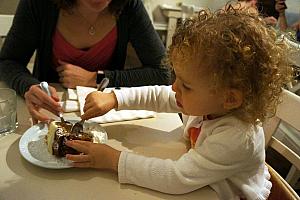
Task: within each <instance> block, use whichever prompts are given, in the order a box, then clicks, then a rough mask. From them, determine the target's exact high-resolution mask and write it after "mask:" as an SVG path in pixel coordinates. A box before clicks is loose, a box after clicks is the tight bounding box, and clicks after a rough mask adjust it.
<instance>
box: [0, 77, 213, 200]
mask: <svg viewBox="0 0 300 200" xmlns="http://www.w3.org/2000/svg"><path fill="white" fill-rule="evenodd" d="M1 86H2V87H3V86H4V85H3V83H1V82H0V87H1ZM60 94H62V93H60ZM75 115H76V113H71V114H66V115H65V118H66V119H67V118H68V117H74V116H75ZM29 117H30V116H29V114H28V112H27V110H26V107H25V104H24V100H23V99H22V98H20V97H18V121H19V127H18V129H17V130H16V132H15V133H13V134H10V135H7V136H4V137H0V177H1V178H0V199H1V200H2V199H3V200H19V199H22V200H35V199H45V200H48V199H50V200H51V199H57V200H67V199H72V200H77V199H88V200H90V199H105V200H110V199H111V200H121V199H124V200H127V199H132V200H135V199H137V200H142V199H145V200H158V199H164V200H171V199H172V200H173V199H197V200H199V199H206V200H213V199H217V196H216V193H215V192H214V191H213V190H212V189H211V188H210V187H208V186H207V187H204V188H201V189H199V190H197V191H194V192H192V193H189V194H185V195H168V194H163V193H160V192H156V191H153V190H150V189H145V188H141V187H138V186H134V185H125V184H119V183H118V180H117V175H116V174H113V173H110V172H105V171H99V170H94V169H75V168H71V169H59V170H50V169H45V168H40V167H37V166H35V165H32V164H31V163H29V162H27V161H26V160H25V159H23V157H22V156H21V155H20V153H19V148H18V143H19V139H20V137H21V135H22V134H23V133H24V131H25V130H27V129H28V128H29V127H30V121H29ZM181 125H182V123H181V121H180V119H179V117H178V115H177V114H165V113H163V114H158V115H157V117H156V118H151V119H143V120H134V121H126V122H118V123H109V124H104V125H103V126H104V128H105V129H106V131H107V133H108V137H109V141H108V144H110V145H111V146H114V147H115V148H118V149H128V150H130V151H134V152H136V153H140V154H143V155H148V156H158V157H161V158H172V159H177V158H179V157H180V155H181V154H182V153H183V152H185V151H186V147H185V145H184V143H183V140H182V138H181V133H182V129H181Z"/></svg>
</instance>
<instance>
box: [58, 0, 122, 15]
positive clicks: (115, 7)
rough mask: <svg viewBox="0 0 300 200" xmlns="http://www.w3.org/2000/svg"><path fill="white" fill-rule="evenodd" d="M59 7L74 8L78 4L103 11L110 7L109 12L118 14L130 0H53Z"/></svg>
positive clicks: (92, 9)
mask: <svg viewBox="0 0 300 200" xmlns="http://www.w3.org/2000/svg"><path fill="white" fill-rule="evenodd" d="M53 1H54V3H56V5H57V6H58V8H61V9H64V10H72V9H73V8H74V7H76V6H83V7H85V8H86V9H88V10H90V11H94V12H101V11H103V10H104V9H106V8H108V10H109V12H110V13H111V14H113V15H115V16H118V15H119V13H120V12H121V10H122V9H123V7H124V6H125V5H126V4H127V2H128V0H96V1H95V0H53Z"/></svg>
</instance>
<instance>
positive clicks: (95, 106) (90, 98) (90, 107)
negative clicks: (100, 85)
mask: <svg viewBox="0 0 300 200" xmlns="http://www.w3.org/2000/svg"><path fill="white" fill-rule="evenodd" d="M117 107H118V101H117V98H116V96H115V93H113V92H111V93H104V92H100V91H97V92H92V93H90V94H88V95H87V97H86V98H85V105H84V108H83V111H84V114H83V115H82V116H81V118H82V119H85V120H88V119H90V118H93V117H97V116H101V115H104V114H105V113H107V112H108V111H110V110H111V109H113V108H117Z"/></svg>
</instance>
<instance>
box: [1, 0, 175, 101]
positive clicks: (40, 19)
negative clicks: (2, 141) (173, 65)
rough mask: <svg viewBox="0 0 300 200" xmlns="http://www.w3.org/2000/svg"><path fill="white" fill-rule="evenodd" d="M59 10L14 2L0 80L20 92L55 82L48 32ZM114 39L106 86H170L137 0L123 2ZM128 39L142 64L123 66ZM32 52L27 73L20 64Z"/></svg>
mask: <svg viewBox="0 0 300 200" xmlns="http://www.w3.org/2000/svg"><path fill="white" fill-rule="evenodd" d="M58 14H59V10H58V9H57V7H56V6H55V4H54V3H53V2H52V1H51V0H20V2H19V5H18V8H17V11H16V14H15V17H14V20H13V25H12V27H11V29H10V31H9V33H8V35H7V37H6V39H5V42H4V44H3V47H2V49H1V52H0V79H1V80H4V81H5V82H6V83H7V84H8V85H9V87H11V88H13V89H15V90H16V92H17V93H18V94H21V95H22V96H23V95H24V93H25V92H26V91H27V90H28V89H29V87H30V86H31V85H33V84H38V83H39V82H40V81H48V82H58V74H57V72H56V71H55V70H54V68H53V63H52V57H53V56H52V35H53V33H54V31H55V29H56V23H57V19H58ZM117 29H118V39H117V46H116V49H115V52H114V55H113V58H112V63H111V66H109V67H110V69H113V70H111V71H109V70H105V71H104V72H105V76H106V77H108V78H109V79H110V84H109V86H116V87H117V86H118V87H119V86H141V85H155V84H159V85H160V84H170V71H169V70H168V69H167V68H166V67H163V66H162V64H161V60H162V59H163V57H164V56H165V48H164V46H163V44H162V41H161V40H160V38H159V36H158V34H157V33H156V31H155V30H154V28H153V25H152V24H151V21H150V19H149V16H148V15H147V12H146V10H145V8H144V6H143V3H142V2H141V1H140V0H129V3H128V4H127V5H126V6H125V7H124V9H123V11H122V13H121V14H120V16H119V17H118V19H117ZM128 42H131V43H132V46H133V48H134V49H135V51H136V53H137V55H138V57H139V59H140V61H141V63H142V65H143V67H142V68H136V69H134V68H133V69H130V70H123V69H124V64H125V59H126V54H127V44H128ZM35 50H36V58H35V63H34V68H33V75H32V74H31V73H30V72H29V70H28V69H27V68H26V66H27V64H28V62H29V60H30V58H31V56H32V55H33V53H34V51H35Z"/></svg>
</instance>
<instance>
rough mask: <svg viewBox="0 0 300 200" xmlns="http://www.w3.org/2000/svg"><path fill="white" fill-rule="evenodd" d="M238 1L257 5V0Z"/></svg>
mask: <svg viewBox="0 0 300 200" xmlns="http://www.w3.org/2000/svg"><path fill="white" fill-rule="evenodd" d="M238 2H244V3H245V4H247V5H248V6H252V7H256V6H257V0H238Z"/></svg>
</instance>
